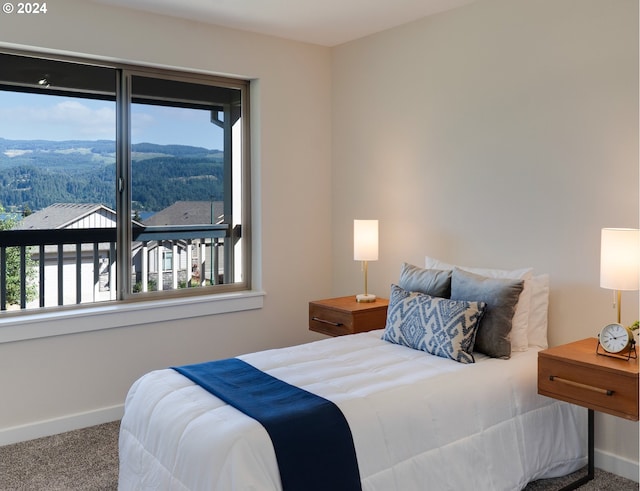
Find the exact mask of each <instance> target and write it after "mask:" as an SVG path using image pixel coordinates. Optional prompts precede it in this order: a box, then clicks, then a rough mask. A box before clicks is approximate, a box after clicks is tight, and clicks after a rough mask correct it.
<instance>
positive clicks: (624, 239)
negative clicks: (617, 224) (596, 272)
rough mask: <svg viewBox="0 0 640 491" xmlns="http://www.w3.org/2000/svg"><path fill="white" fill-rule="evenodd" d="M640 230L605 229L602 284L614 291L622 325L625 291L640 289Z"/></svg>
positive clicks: (603, 233) (601, 246)
mask: <svg viewBox="0 0 640 491" xmlns="http://www.w3.org/2000/svg"><path fill="white" fill-rule="evenodd" d="M639 273H640V230H638V229H634V228H603V229H602V235H601V242H600V286H601V287H602V288H608V289H610V290H614V291H615V293H614V305H615V306H617V309H618V324H620V319H621V317H620V310H621V309H620V302H621V292H622V291H623V290H625V291H632V290H638V289H640V274H639Z"/></svg>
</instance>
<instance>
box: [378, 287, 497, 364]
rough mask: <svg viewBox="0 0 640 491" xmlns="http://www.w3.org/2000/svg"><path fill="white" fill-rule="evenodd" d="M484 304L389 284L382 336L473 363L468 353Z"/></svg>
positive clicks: (402, 343) (393, 341) (386, 339)
mask: <svg viewBox="0 0 640 491" xmlns="http://www.w3.org/2000/svg"><path fill="white" fill-rule="evenodd" d="M485 308H486V304H485V303H484V302H469V301H466V300H450V299H447V298H437V297H431V296H429V295H425V294H423V293H418V292H408V291H407V290H404V289H402V288H400V287H399V286H397V285H391V297H390V299H389V308H388V310H387V325H386V327H385V330H384V333H383V334H382V339H383V340H385V341H389V342H391V343H395V344H401V345H403V346H408V347H409V348H413V349H417V350H421V351H426V352H427V353H430V354H432V355H436V356H440V357H442V358H450V359H452V360H455V361H458V362H460V363H474V362H475V360H474V358H473V355H472V354H471V353H472V351H473V344H474V342H475V338H476V332H477V330H478V324H479V323H480V320H481V319H482V315H483V314H484V311H485Z"/></svg>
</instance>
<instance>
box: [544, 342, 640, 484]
mask: <svg viewBox="0 0 640 491" xmlns="http://www.w3.org/2000/svg"><path fill="white" fill-rule="evenodd" d="M597 343H598V340H597V339H596V338H588V339H583V340H581V341H576V342H574V343H569V344H563V345H562V346H555V347H553V348H549V349H546V350H544V351H540V352H539V353H538V393H539V394H542V395H545V396H548V397H553V398H554V399H559V400H561V401H566V402H570V403H572V404H577V405H579V406H583V407H586V408H588V410H589V416H588V418H589V419H588V425H589V426H588V431H589V435H588V459H589V464H588V470H587V475H586V476H584V477H583V478H581V479H579V480H578V481H576V482H574V483H572V484H570V485H568V486H566V487H564V488H563V490H569V489H576V488H577V487H579V486H581V485H582V484H584V483H585V482H587V481H590V480H591V479H593V473H594V467H593V456H594V449H593V444H594V441H593V412H594V411H600V412H603V413H607V414H612V415H614V416H619V417H621V418H625V419H630V420H632V421H638V392H639V389H640V386H639V385H638V383H639V380H640V379H639V378H638V360H637V359H633V358H631V359H630V360H626V359H618V358H612V357H609V356H605V355H598V354H596V347H597Z"/></svg>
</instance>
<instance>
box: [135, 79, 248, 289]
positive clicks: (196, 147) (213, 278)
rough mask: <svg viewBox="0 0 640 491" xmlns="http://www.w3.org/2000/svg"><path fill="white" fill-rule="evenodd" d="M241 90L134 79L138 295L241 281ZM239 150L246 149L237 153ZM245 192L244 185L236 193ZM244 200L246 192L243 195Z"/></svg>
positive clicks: (173, 81) (169, 81) (136, 271)
mask: <svg viewBox="0 0 640 491" xmlns="http://www.w3.org/2000/svg"><path fill="white" fill-rule="evenodd" d="M240 95H241V94H240V90H238V89H231V88H225V87H216V86H211V85H206V84H197V83H192V82H182V81H176V80H161V79H153V78H149V77H138V76H134V77H132V104H131V211H132V220H133V223H132V230H133V234H132V235H133V242H132V250H131V258H132V265H131V268H132V278H133V281H134V284H133V287H132V291H133V292H134V293H140V292H148V291H156V290H178V289H183V288H194V287H206V286H211V285H221V284H230V283H234V282H236V278H237V275H236V274H235V270H236V269H239V270H241V268H242V265H241V264H240V265H236V264H235V263H234V262H233V258H234V255H235V252H236V251H237V247H236V241H234V237H232V230H233V225H234V223H239V222H237V220H239V216H240V215H237V213H239V212H240V210H241V207H240V206H239V205H236V206H235V209H234V200H233V198H234V194H235V193H234V191H233V186H232V184H233V182H234V179H239V178H240V176H241V172H237V176H236V175H234V172H233V166H232V162H233V159H234V156H233V147H232V143H236V142H234V139H235V140H238V142H237V143H240V138H241V132H239V131H237V132H235V133H234V127H233V123H234V118H235V122H236V123H237V124H238V126H239V124H240V123H239V117H238V116H234V115H235V114H237V113H239V110H240V106H239V103H240ZM237 153H238V154H239V153H240V152H239V151H238V152H237ZM237 194H240V191H239V190H238V191H237ZM238 198H241V197H240V196H238Z"/></svg>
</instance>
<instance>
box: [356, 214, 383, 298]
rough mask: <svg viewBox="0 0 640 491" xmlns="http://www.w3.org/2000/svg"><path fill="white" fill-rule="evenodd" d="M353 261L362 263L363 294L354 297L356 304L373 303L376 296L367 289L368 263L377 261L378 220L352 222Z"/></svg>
mask: <svg viewBox="0 0 640 491" xmlns="http://www.w3.org/2000/svg"><path fill="white" fill-rule="evenodd" d="M353 259H354V261H362V269H363V270H364V293H361V294H359V295H356V300H357V301H358V302H375V300H376V296H375V295H373V294H371V293H369V290H368V288H367V274H368V262H369V261H377V260H378V220H354V221H353Z"/></svg>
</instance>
